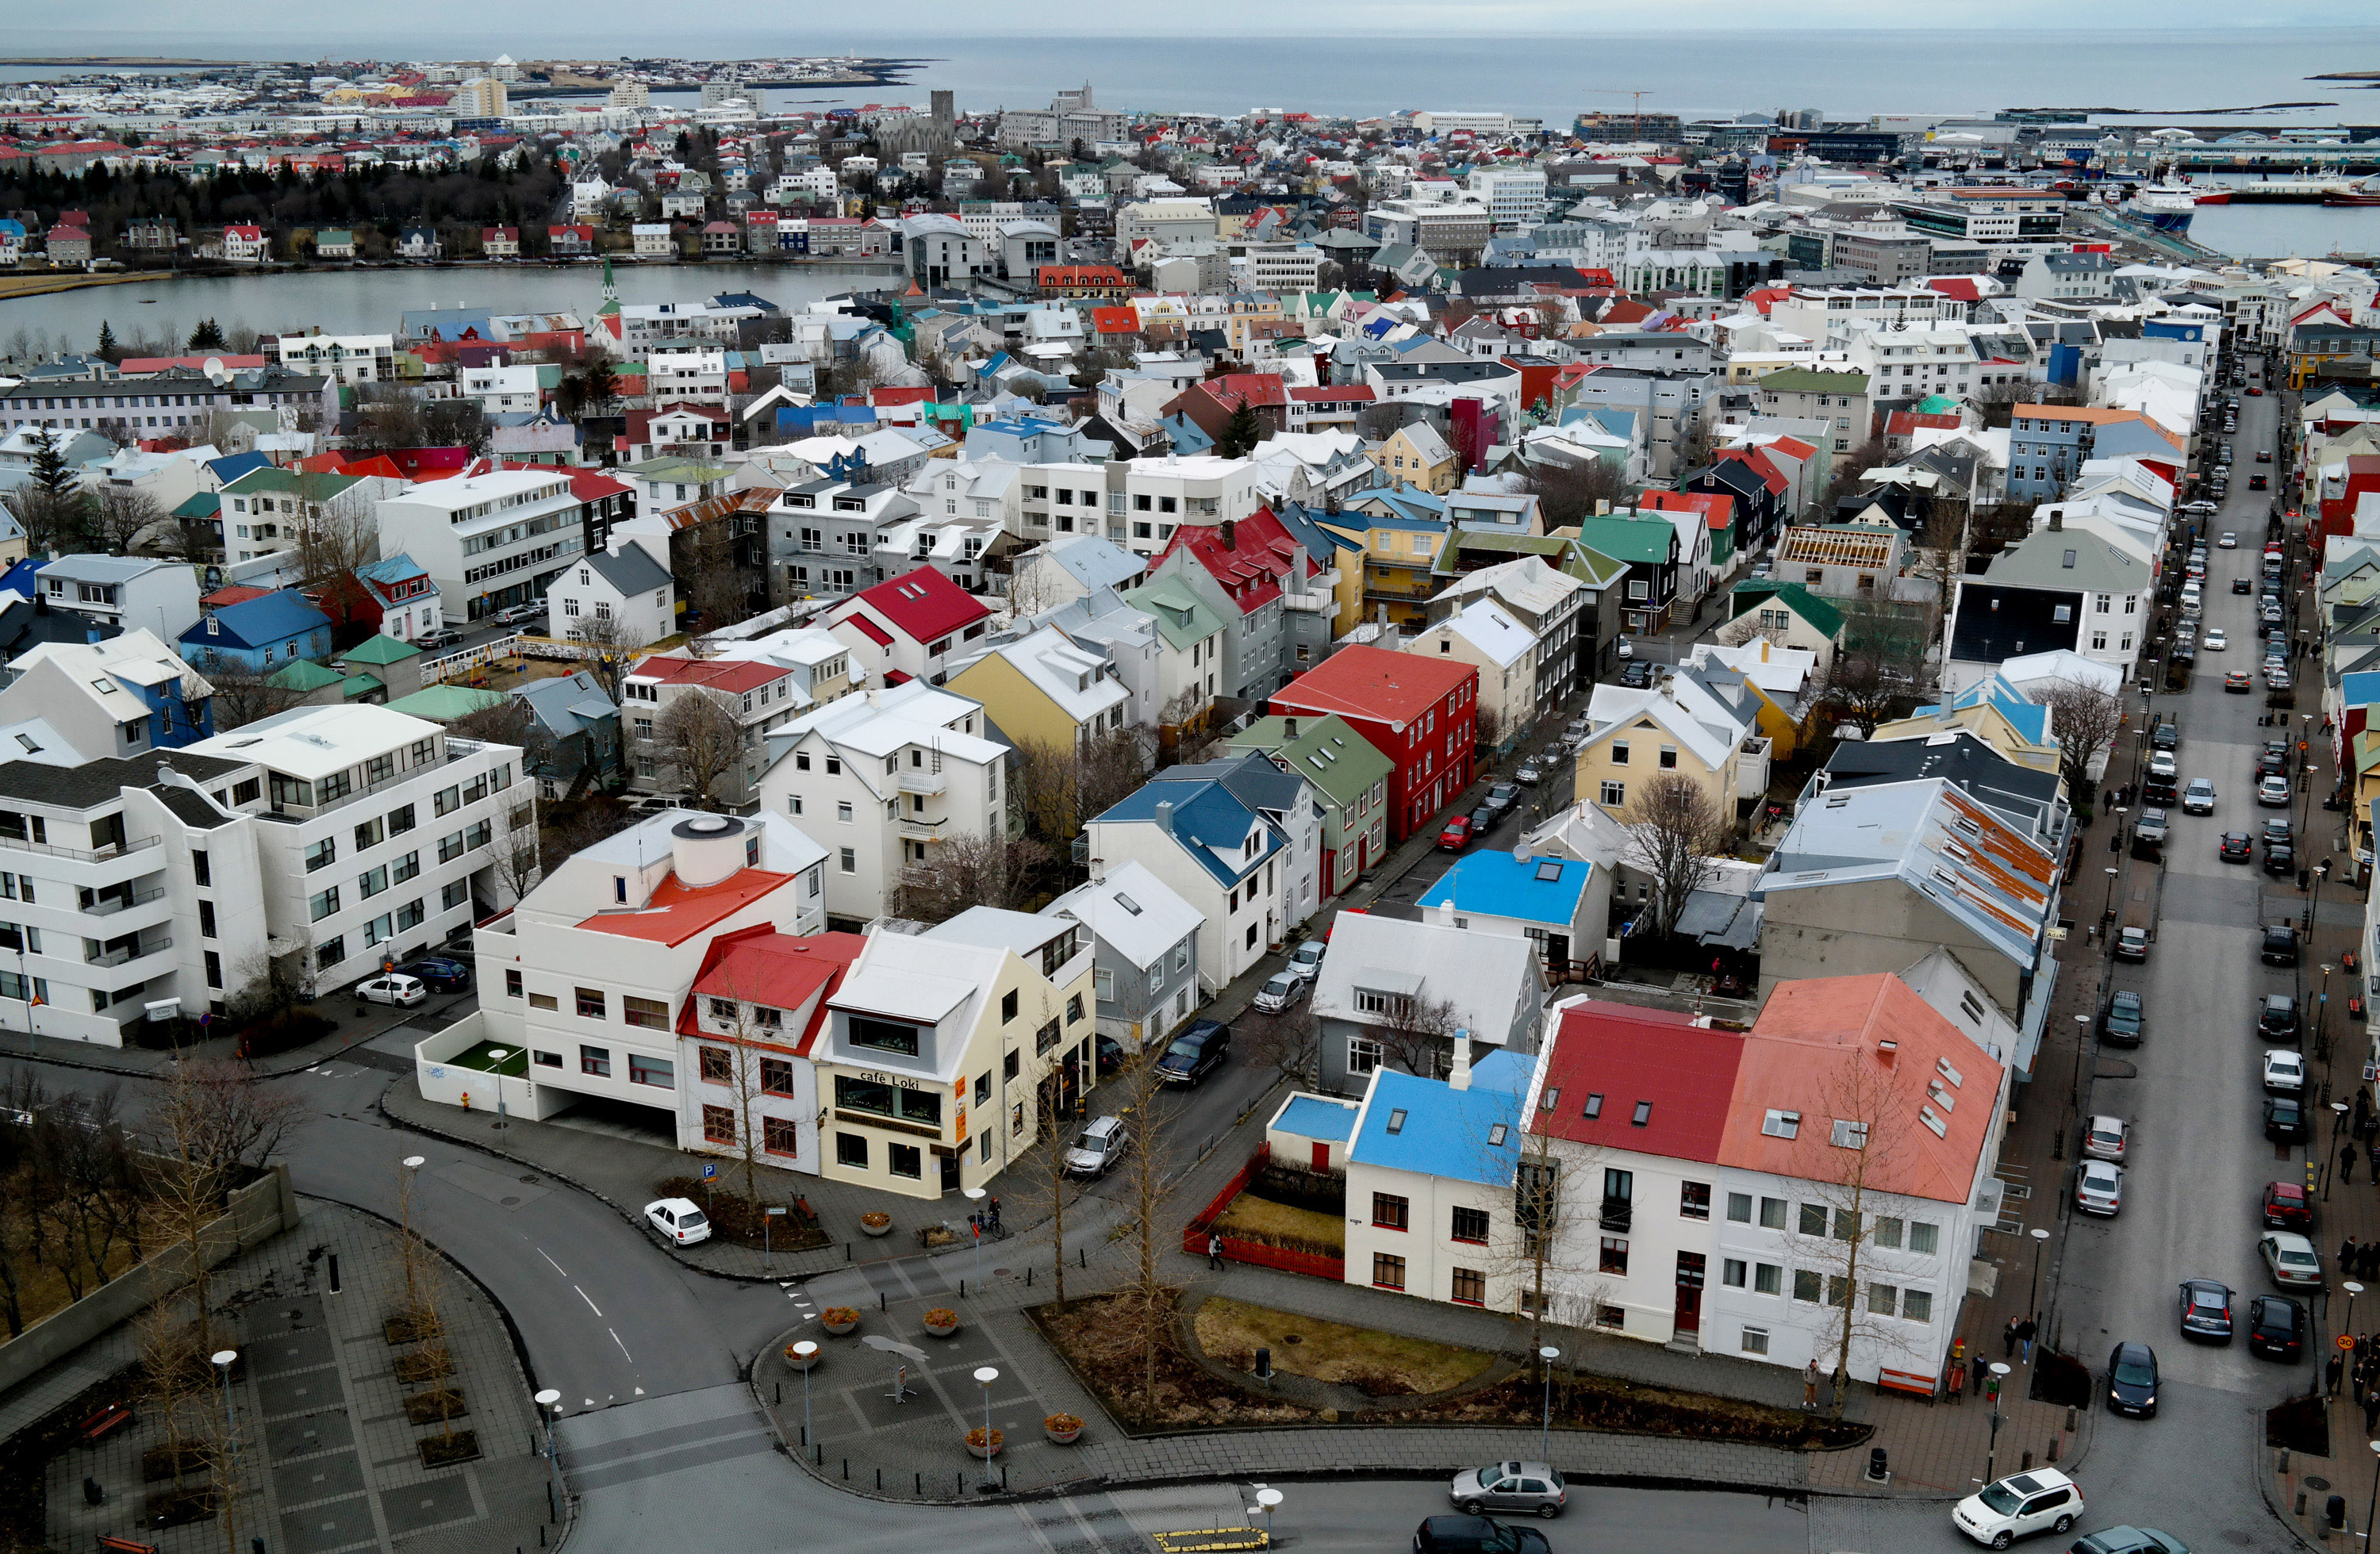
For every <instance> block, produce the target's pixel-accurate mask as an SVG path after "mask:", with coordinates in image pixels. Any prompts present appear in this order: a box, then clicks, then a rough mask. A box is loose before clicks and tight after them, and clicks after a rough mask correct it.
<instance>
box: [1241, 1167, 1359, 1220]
mask: <svg viewBox="0 0 2380 1554" xmlns="http://www.w3.org/2000/svg"><path fill="white" fill-rule="evenodd" d="M1247 1190H1248V1192H1250V1193H1251V1194H1253V1195H1254V1196H1257V1197H1260V1198H1268V1199H1270V1200H1271V1201H1272V1202H1274V1203H1285V1204H1287V1205H1289V1206H1290V1207H1291V1208H1310V1209H1312V1210H1314V1212H1316V1213H1317V1214H1344V1213H1346V1212H1347V1173H1346V1172H1340V1171H1330V1172H1320V1171H1307V1170H1305V1168H1303V1167H1301V1166H1293V1165H1290V1164H1288V1163H1286V1162H1284V1161H1281V1160H1267V1161H1266V1162H1265V1164H1264V1168H1263V1169H1262V1170H1261V1171H1259V1172H1257V1178H1256V1180H1255V1181H1253V1182H1251V1183H1249V1184H1248V1186H1247Z"/></svg>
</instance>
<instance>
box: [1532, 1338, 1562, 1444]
mask: <svg viewBox="0 0 2380 1554" xmlns="http://www.w3.org/2000/svg"><path fill="white" fill-rule="evenodd" d="M1560 1358H1561V1351H1560V1350H1559V1349H1557V1348H1555V1347H1554V1346H1553V1345H1552V1344H1548V1345H1546V1346H1545V1347H1544V1348H1542V1349H1540V1350H1538V1351H1537V1362H1538V1364H1537V1368H1538V1369H1539V1370H1541V1371H1543V1372H1544V1373H1545V1378H1546V1414H1545V1422H1544V1423H1543V1424H1542V1425H1540V1426H1539V1427H1537V1460H1538V1461H1539V1462H1543V1463H1550V1462H1552V1461H1553V1450H1554V1362H1555V1361H1556V1360H1559V1359H1560Z"/></svg>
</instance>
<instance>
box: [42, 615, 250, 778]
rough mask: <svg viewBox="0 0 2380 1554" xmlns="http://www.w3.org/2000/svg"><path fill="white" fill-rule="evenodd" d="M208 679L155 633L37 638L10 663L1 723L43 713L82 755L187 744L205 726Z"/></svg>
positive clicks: (210, 692)
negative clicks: (38, 640)
mask: <svg viewBox="0 0 2380 1554" xmlns="http://www.w3.org/2000/svg"><path fill="white" fill-rule="evenodd" d="M213 693H214V687H213V686H210V685H209V684H208V683H207V681H206V679H205V677H204V676H203V675H201V674H199V673H198V671H196V670H194V669H192V668H191V667H190V666H189V664H188V662H186V661H184V659H183V658H182V656H181V655H180V654H179V653H176V651H175V650H173V649H171V648H169V647H167V646H166V645H165V644H164V643H163V642H160V641H159V640H158V639H157V637H156V635H155V634H154V633H153V632H151V631H149V630H148V629H147V628H145V627H135V628H134V629H133V630H131V631H128V632H126V633H124V634H123V635H122V636H120V637H109V638H108V639H107V640H105V641H103V642H41V643H36V644H35V645H34V646H32V647H30V648H29V649H27V650H25V651H24V652H22V653H20V654H18V656H17V657H15V658H13V659H11V660H9V661H8V672H7V679H6V685H5V686H0V723H13V722H18V721H19V720H22V719H29V718H40V719H42V720H43V721H44V722H47V723H48V724H49V725H50V727H51V729H52V730H53V731H54V732H55V733H56V734H57V735H60V736H61V737H63V738H64V739H65V740H66V741H67V743H68V744H70V745H72V746H73V747H74V748H75V749H76V750H77V751H78V752H79V753H80V754H82V755H84V756H86V757H92V758H96V757H100V756H130V755H136V754H138V753H140V751H143V750H151V749H164V748H166V747H171V746H176V745H183V744H188V742H189V741H190V739H191V738H192V737H194V729H203V727H204V726H205V719H206V713H207V703H208V699H209V698H211V697H212V695H213Z"/></svg>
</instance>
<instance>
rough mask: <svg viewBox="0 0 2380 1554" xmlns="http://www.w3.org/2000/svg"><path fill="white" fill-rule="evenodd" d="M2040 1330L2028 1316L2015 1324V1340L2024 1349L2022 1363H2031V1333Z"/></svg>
mask: <svg viewBox="0 0 2380 1554" xmlns="http://www.w3.org/2000/svg"><path fill="white" fill-rule="evenodd" d="M2040 1330H2041V1329H2038V1328H2036V1327H2034V1322H2033V1318H2032V1317H2026V1318H2025V1319H2024V1320H2023V1321H2022V1322H2019V1323H2018V1324H2017V1325H2016V1341H2017V1342H2018V1343H2019V1344H2020V1345H2021V1346H2022V1348H2023V1350H2024V1363H2025V1364H2027V1365H2031V1364H2032V1363H2033V1335H2034V1333H2036V1332H2038V1331H2040Z"/></svg>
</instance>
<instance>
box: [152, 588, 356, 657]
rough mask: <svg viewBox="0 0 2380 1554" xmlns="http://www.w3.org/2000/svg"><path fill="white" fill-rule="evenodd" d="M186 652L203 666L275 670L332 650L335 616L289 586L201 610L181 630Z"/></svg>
mask: <svg viewBox="0 0 2380 1554" xmlns="http://www.w3.org/2000/svg"><path fill="white" fill-rule="evenodd" d="M181 650H182V656H183V657H184V658H186V659H188V660H189V661H190V662H191V663H192V664H193V665H195V666H197V667H198V668H200V670H201V672H205V671H208V670H212V669H214V668H217V667H218V666H221V665H225V664H233V665H237V666H238V667H240V668H244V669H247V670H249V671H252V672H253V673H255V674H265V675H270V674H273V671H274V670H276V669H280V668H283V667H285V666H286V665H289V664H292V663H295V662H297V661H298V660H300V659H320V658H322V656H323V655H324V654H326V653H328V652H329V651H330V650H331V617H330V616H328V615H326V614H324V613H322V612H321V611H320V610H317V609H315V608H314V607H313V606H312V605H310V604H309V603H307V602H306V601H305V600H303V599H301V598H299V597H298V596H297V594H296V593H293V592H291V591H289V590H287V589H283V590H281V591H280V592H278V593H268V594H265V595H263V596H262V597H261V598H258V599H250V600H246V601H242V602H240V603H237V604H234V605H230V606H227V607H226V608H225V609H221V610H213V611H210V612H208V613H205V614H204V615H202V616H200V620H199V623H198V624H197V625H193V626H191V627H190V628H189V629H188V630H187V631H185V632H183V633H182V636H181Z"/></svg>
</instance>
